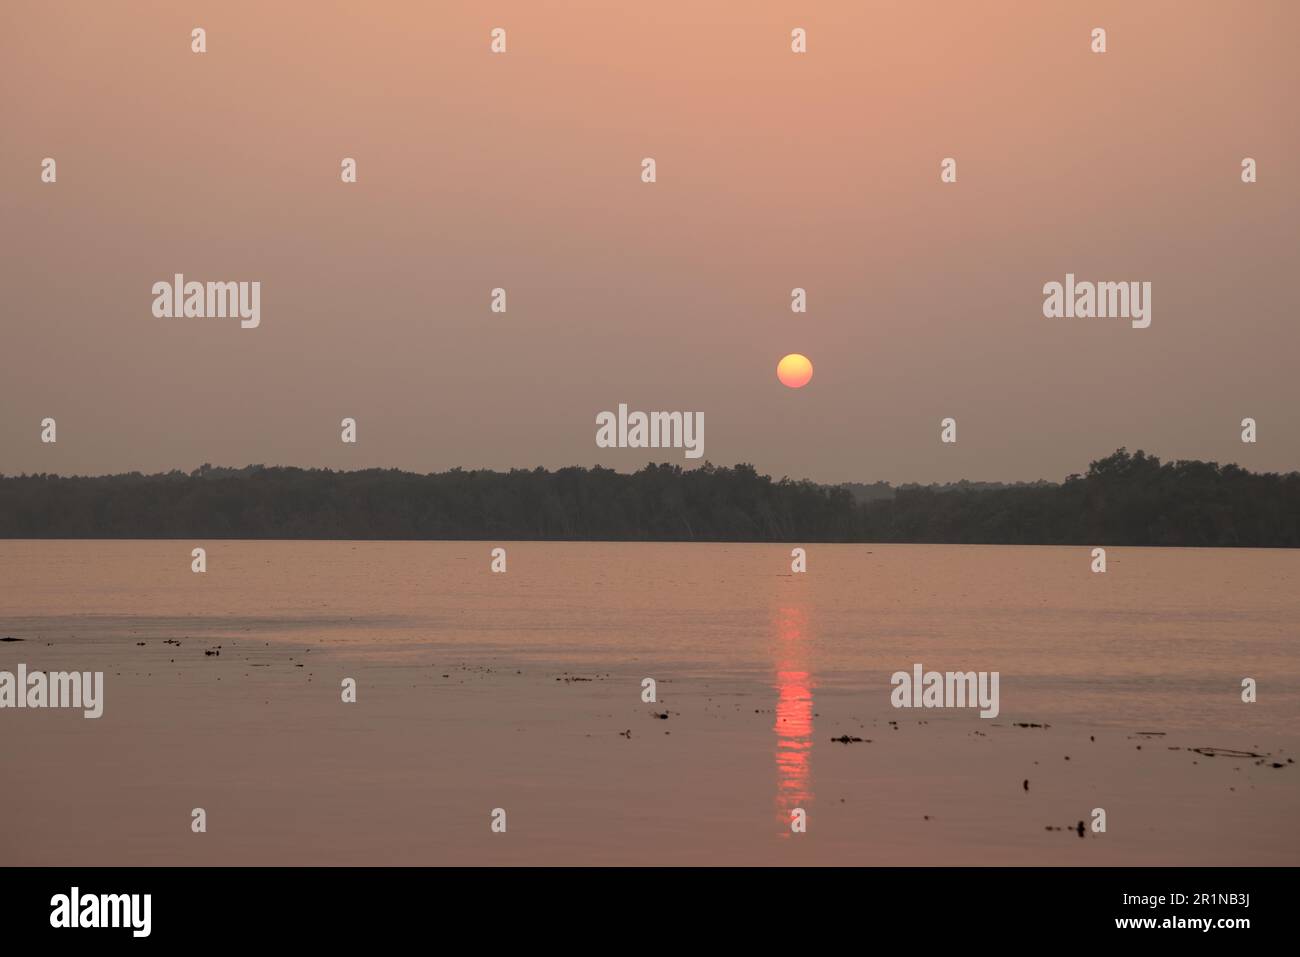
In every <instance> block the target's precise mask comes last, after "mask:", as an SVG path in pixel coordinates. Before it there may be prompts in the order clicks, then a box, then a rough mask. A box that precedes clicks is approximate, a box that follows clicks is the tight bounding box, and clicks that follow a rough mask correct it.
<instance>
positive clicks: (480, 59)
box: [0, 0, 1300, 482]
mask: <svg viewBox="0 0 1300 957" xmlns="http://www.w3.org/2000/svg"><path fill="white" fill-rule="evenodd" d="M497 26H500V27H504V28H505V29H506V30H507V31H508V33H507V35H508V52H507V53H506V54H504V55H492V54H491V53H489V49H488V44H489V31H490V30H491V29H492V28H493V27H497ZM1098 26H1100V27H1105V28H1106V30H1107V31H1108V47H1109V49H1108V52H1107V53H1105V54H1103V55H1097V54H1093V53H1092V52H1090V49H1089V42H1090V36H1089V35H1090V32H1091V30H1092V28H1094V27H1098ZM194 27H203V28H204V29H206V31H207V46H208V51H207V52H206V53H204V54H201V55H198V54H194V53H191V51H190V31H191V30H192V29H193V28H194ZM795 27H803V28H805V29H806V30H807V31H808V53H807V54H804V55H796V54H793V53H791V51H790V31H791V29H793V28H795ZM1298 32H1300V5H1296V4H1294V3H1289V2H1282V0H1279V2H1261V0H1252V2H1247V3H1239V4H1228V3H1222V2H1194V3H1189V2H1172V0H1171V2H1146V0H1144V2H1115V3H1087V4H1083V3H1077V4H1063V3H1043V2H1023V3H1010V2H1007V3H980V4H972V3H960V4H959V3H938V2H935V3H922V2H903V0H898V2H886V3H874V2H873V3H866V2H861V0H852V2H850V0H824V2H821V3H817V4H797V3H791V2H773V0H752V2H747V3H744V4H740V3H725V2H719V0H713V2H698V0H697V2H686V0H672V2H668V0H656V2H655V3H653V4H635V3H611V2H609V0H581V2H579V0H555V2H550V3H537V2H535V0H530V2H522V0H521V2H491V3H485V2H475V3H470V2H458V3H451V2H437V3H431V2H419V3H417V2H373V3H340V2H321V3H312V4H310V5H308V4H293V5H289V4H269V3H265V2H254V0H244V2H221V3H218V2H198V3H187V4H177V3H174V2H162V0H156V2H133V3H129V4H123V3H90V2H80V3H67V4H63V3H59V4H51V3H48V2H45V0H41V2H37V0H6V2H5V3H4V4H3V5H0V75H2V76H3V79H4V82H3V83H0V116H2V117H3V122H2V123H0V223H2V224H3V226H2V228H0V288H2V289H3V294H4V301H3V305H2V306H0V343H2V344H3V345H2V346H0V472H3V473H7V474H14V473H18V472H23V471H26V472H37V471H42V472H61V473H70V472H76V473H94V474H98V473H104V472H117V471H129V470H137V469H138V470H142V471H159V470H167V469H171V468H181V469H185V470H189V469H192V468H194V467H196V466H198V465H199V464H201V463H203V462H212V463H216V464H222V465H235V466H239V465H244V464H248V463H255V462H260V463H266V464H283V465H301V466H329V467H334V468H362V467H371V466H382V467H398V468H405V469H413V470H418V471H431V470H443V469H447V468H451V467H454V466H464V467H466V468H474V467H489V468H498V469H504V468H510V467H528V468H531V467H534V466H538V465H542V466H547V467H558V466H564V465H573V464H580V465H594V464H601V465H607V466H610V467H614V468H618V469H620V470H632V469H635V468H637V467H639V466H640V465H642V464H644V463H645V462H647V461H650V460H652V459H653V460H658V461H665V460H666V461H672V462H677V463H679V464H682V465H686V466H689V467H694V466H695V465H697V464H699V463H700V462H703V461H704V460H705V459H707V460H710V461H712V462H714V463H719V464H732V463H735V462H740V461H748V462H752V463H753V464H754V465H755V466H757V467H758V468H759V469H760V470H761V471H765V472H771V473H773V474H776V475H778V476H779V475H790V476H793V477H800V478H803V477H808V478H812V479H815V480H819V481H851V480H853V481H875V480H878V479H884V480H889V481H923V482H928V481H949V480H956V479H960V478H970V479H983V480H1031V479H1038V478H1049V479H1060V478H1062V477H1063V476H1064V475H1066V474H1068V473H1070V472H1075V471H1082V470H1083V469H1085V468H1086V466H1087V463H1088V461H1089V460H1090V459H1095V458H1099V457H1101V456H1103V455H1106V454H1107V453H1109V452H1110V451H1112V450H1114V449H1115V448H1116V447H1118V446H1121V445H1126V446H1128V447H1129V448H1130V449H1136V448H1145V449H1147V450H1148V451H1150V452H1153V453H1155V454H1158V455H1160V456H1162V457H1165V458H1204V459H1214V460H1218V461H1223V462H1227V461H1236V462H1239V463H1241V464H1242V465H1245V466H1247V467H1250V468H1253V469H1260V470H1291V469H1296V468H1300V414H1298V413H1297V409H1298V408H1300V376H1297V374H1296V371H1295V365H1296V360H1297V355H1300V325H1298V324H1297V312H1296V303H1295V295H1294V287H1295V283H1296V277H1297V276H1300V270H1298V269H1297V266H1298V265H1300V263H1298V262H1297V259H1298V252H1297V251H1298V248H1300V243H1297V235H1298V232H1297V230H1298V227H1297V213H1298V212H1300V158H1298V156H1297V148H1298V147H1300V136H1298V135H1297V124H1298V122H1300V121H1298V120H1297V111H1296V106H1295V97H1296V93H1297V91H1298V90H1300V57H1297V55H1296V53H1295V50H1294V40H1295V37H1296V36H1297V33H1298ZM947 156H951V157H954V158H956V160H957V163H958V181H957V182H956V183H955V184H947V185H946V184H942V183H941V182H940V181H939V164H940V161H941V160H942V159H943V158H944V157H947ZM1247 156H1249V157H1254V158H1255V159H1256V160H1257V161H1258V164H1259V181H1258V182H1257V183H1255V184H1252V185H1246V184H1243V183H1242V182H1241V176H1240V170H1241V161H1242V158H1243V157H1247ZM45 157H53V158H54V159H55V160H56V161H57V164H58V167H57V168H58V181H57V183H55V184H46V183H42V182H41V179H40V171H41V170H40V167H41V161H42V159H43V158H45ZM343 157H354V158H355V159H356V160H357V163H358V182H357V183H356V184H354V185H345V184H343V183H341V182H340V177H339V172H340V161H341V160H342V159H343ZM643 157H653V158H654V159H655V160H656V162H657V175H658V181H657V182H656V183H653V184H645V183H642V182H641V177H640V174H641V160H642V158H643ZM178 272H180V273H184V274H185V277H186V278H187V279H193V280H199V281H208V280H213V281H241V280H242V281H253V280H256V281H259V282H261V284H262V302H261V308H262V317H261V325H260V327H259V328H257V329H253V330H245V329H241V328H240V327H239V323H238V321H237V320H216V319H188V320H186V319H174V320H173V319H156V318H154V317H153V315H152V313H151V304H152V301H153V296H152V294H151V292H150V289H151V287H152V285H153V284H154V283H155V282H157V281H160V280H165V281H170V280H171V278H172V276H173V274H175V273H178ZM1067 272H1072V273H1074V274H1075V275H1076V276H1077V277H1078V278H1079V279H1080V280H1092V281H1131V280H1132V281H1149V282H1151V283H1152V287H1153V293H1152V306H1153V321H1152V324H1151V326H1150V328H1148V329H1142V330H1139V329H1133V328H1130V326H1129V324H1128V322H1126V321H1116V320H1097V319H1094V320H1064V319H1045V318H1044V317H1043V313H1042V305H1043V293H1042V287H1043V285H1044V283H1047V282H1051V281H1057V282H1059V281H1062V280H1063V279H1064V277H1065V275H1066V273H1067ZM498 286H500V287H504V288H505V289H506V290H507V293H508V312H507V313H506V314H504V315H498V314H494V313H492V312H491V311H490V310H489V299H490V292H491V290H492V289H493V287H498ZM796 286H799V287H804V288H806V289H807V291H808V312H807V314H805V315H795V314H793V313H792V312H791V310H790V290H791V289H792V288H793V287H796ZM788 353H802V354H804V355H806V356H808V358H809V359H811V361H812V363H813V364H814V366H815V369H816V374H815V376H814V378H813V379H812V381H811V382H810V383H809V384H808V385H807V386H806V387H805V388H801V389H789V388H786V387H784V386H782V385H781V383H780V382H778V380H777V378H776V373H775V370H776V364H777V362H778V361H779V360H780V359H781V357H782V356H784V355H786V354H788ZM619 403H626V404H627V405H628V406H630V407H631V408H633V409H643V410H678V411H699V412H703V413H704V416H705V420H706V423H707V425H706V433H705V434H706V440H705V453H704V458H703V459H700V460H698V461H687V460H686V459H684V457H683V456H682V454H681V452H680V451H673V450H617V449H600V448H597V446H596V443H595V440H594V437H595V433H596V424H595V417H596V415H597V413H599V412H601V411H603V410H612V409H617V407H618V405H619ZM46 416H51V417H54V418H55V419H57V421H58V442H57V444H56V445H43V444H42V443H41V442H40V422H41V419H43V418H44V417H46ZM345 416H350V417H354V418H355V419H356V420H357V422H358V437H359V441H358V443H357V444H356V445H355V446H347V445H344V444H342V443H341V442H340V440H339V433H340V427H339V423H340V420H341V419H342V418H344V417H345ZM947 416H951V417H954V418H956V420H957V422H958V430H959V431H958V442H957V444H956V445H943V444H941V443H940V441H939V431H940V428H939V423H940V420H941V419H943V418H944V417H947ZM1246 416H1251V417H1254V418H1255V419H1256V420H1257V421H1258V424H1259V442H1258V444H1256V445H1243V444H1242V442H1241V441H1240V431H1241V430H1240V424H1239V423H1240V421H1241V419H1242V418H1243V417H1246Z"/></svg>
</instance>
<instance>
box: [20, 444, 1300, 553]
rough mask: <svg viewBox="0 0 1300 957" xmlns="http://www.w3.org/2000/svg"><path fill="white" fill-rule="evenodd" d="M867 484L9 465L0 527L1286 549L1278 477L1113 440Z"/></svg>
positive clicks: (108, 534)
mask: <svg viewBox="0 0 1300 957" xmlns="http://www.w3.org/2000/svg"><path fill="white" fill-rule="evenodd" d="M882 484H883V483H876V485H873V486H861V488H860V489H855V488H853V487H850V486H834V487H831V486H824V485H818V484H815V483H813V482H809V481H793V480H791V479H784V478H783V479H780V480H773V479H772V478H771V477H769V476H766V475H760V474H758V472H757V471H756V470H755V469H754V468H753V466H750V465H737V466H735V467H734V468H719V467H716V466H713V465H709V464H705V465H703V466H701V467H699V468H692V469H683V468H681V467H680V466H677V465H648V466H646V467H645V468H643V469H641V470H640V471H639V472H636V473H634V474H630V475H629V474H624V473H620V472H615V471H612V470H611V469H606V468H592V469H587V468H577V467H574V468H562V469H558V470H557V471H553V472H552V471H547V470H545V469H541V468H538V469H533V470H527V469H513V470H511V471H509V472H490V471H465V470H462V469H453V470H451V471H450V472H440V473H436V474H429V475H418V474H414V473H410V472H401V471H398V470H395V469H389V470H383V469H368V470H364V471H354V472H335V471H330V470H328V469H298V468H278V467H277V468H267V467H263V466H258V465H255V466H249V467H247V468H243V469H228V468H213V467H212V466H209V465H205V466H203V467H201V468H199V469H196V470H195V471H194V472H191V473H189V474H186V473H184V472H179V471H176V472H168V473H164V474H157V475H142V474H140V473H138V472H135V473H130V474H125V475H108V476H101V477H80V476H73V477H60V476H57V475H20V476H13V477H0V537H3V538H185V539H204V538H209V539H211V538H250V539H257V538H303V539H334V538H337V539H493V540H506V539H555V540H592V541H729V542H732V541H734V542H741V541H744V542H749V541H754V542H767V541H780V542H917V543H955V544H981V543H984V544H1025V545H1030V544H1039V545H1047V544H1063V545H1065V544H1069V545H1089V544H1100V545H1188V546H1270V547H1284V548H1294V547H1297V546H1300V473H1295V472H1291V473H1288V474H1285V475H1279V474H1275V473H1267V474H1259V473H1252V472H1248V471H1246V470H1245V469H1242V468H1240V467H1238V466H1236V465H1222V466H1221V465H1218V464H1217V463H1214V462H1197V461H1179V462H1165V463H1161V461H1160V460H1159V459H1158V458H1156V457H1154V456H1149V455H1146V454H1145V453H1143V452H1137V453H1135V454H1131V453H1129V452H1128V451H1127V450H1126V449H1120V450H1119V451H1117V452H1115V453H1114V454H1113V455H1110V456H1107V457H1106V458H1104V459H1100V460H1099V461H1096V462H1093V463H1092V464H1091V466H1090V467H1089V469H1088V471H1087V473H1086V474H1084V475H1071V476H1069V477H1068V478H1066V479H1065V480H1064V481H1063V482H1060V483H1051V482H1035V483H1030V484H1019V485H1006V486H1002V485H996V484H987V483H966V482H959V483H956V484H951V485H944V486H917V485H904V486H900V487H898V488H892V489H889V492H891V493H892V494H886V493H885V491H883V490H882V489H881V488H880V486H881V485H882ZM862 490H869V491H868V492H866V493H865V494H864V493H863V491H862ZM855 493H856V494H855Z"/></svg>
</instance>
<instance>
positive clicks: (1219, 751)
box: [1187, 748, 1268, 758]
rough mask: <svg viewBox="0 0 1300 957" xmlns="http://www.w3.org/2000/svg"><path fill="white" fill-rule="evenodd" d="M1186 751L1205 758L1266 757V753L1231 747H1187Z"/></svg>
mask: <svg viewBox="0 0 1300 957" xmlns="http://www.w3.org/2000/svg"><path fill="white" fill-rule="evenodd" d="M1187 750H1188V751H1195V752H1196V753H1197V754H1203V755H1205V756H1206V757H1207V758H1215V757H1219V758H1266V757H1268V755H1267V754H1256V753H1255V752H1254V751H1234V750H1233V749H1232V748H1188V749H1187Z"/></svg>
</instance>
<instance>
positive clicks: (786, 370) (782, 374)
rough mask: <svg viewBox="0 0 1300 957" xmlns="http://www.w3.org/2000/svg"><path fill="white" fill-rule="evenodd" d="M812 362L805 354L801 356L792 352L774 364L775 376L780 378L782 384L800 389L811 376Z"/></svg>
mask: <svg viewBox="0 0 1300 957" xmlns="http://www.w3.org/2000/svg"><path fill="white" fill-rule="evenodd" d="M812 373H813V368H812V363H811V362H809V361H808V357H807V356H801V355H799V353H797V352H792V353H790V354H789V355H788V356H786V357H785V358H784V359H782V360H781V361H780V362H778V363H777V365H776V377H777V378H778V379H780V380H781V384H782V385H787V386H789V387H790V388H792V389H802V388H803V387H804V386H806V385H807V384H808V380H809V379H811V378H812Z"/></svg>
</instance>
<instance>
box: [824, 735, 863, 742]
mask: <svg viewBox="0 0 1300 957" xmlns="http://www.w3.org/2000/svg"><path fill="white" fill-rule="evenodd" d="M831 740H832V741H838V742H839V743H840V744H854V743H855V742H858V741H861V740H862V739H861V738H855V737H853V736H852V735H849V734H842V735H840V736H839V737H838V738H831ZM868 743H869V742H868Z"/></svg>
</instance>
